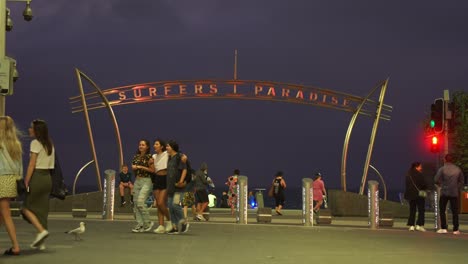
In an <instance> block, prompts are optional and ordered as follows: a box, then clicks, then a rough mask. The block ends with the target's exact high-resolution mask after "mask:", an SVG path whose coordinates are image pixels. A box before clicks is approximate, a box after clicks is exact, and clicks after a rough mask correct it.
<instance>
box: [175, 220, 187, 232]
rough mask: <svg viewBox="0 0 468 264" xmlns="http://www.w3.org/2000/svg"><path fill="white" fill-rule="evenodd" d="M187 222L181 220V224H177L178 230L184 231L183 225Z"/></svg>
mask: <svg viewBox="0 0 468 264" xmlns="http://www.w3.org/2000/svg"><path fill="white" fill-rule="evenodd" d="M186 222H187V221H185V219H180V220H179V223H177V230H179V231H182V225H184V224H185V223H186Z"/></svg>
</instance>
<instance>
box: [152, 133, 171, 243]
mask: <svg viewBox="0 0 468 264" xmlns="http://www.w3.org/2000/svg"><path fill="white" fill-rule="evenodd" d="M153 147H154V150H155V151H156V154H153V160H154V169H155V172H156V173H155V175H154V176H153V196H154V198H155V203H156V206H157V208H158V221H159V226H158V228H156V229H155V230H154V232H155V233H159V234H163V233H166V232H168V231H170V230H171V229H172V225H171V221H169V220H170V216H169V210H168V209H167V205H166V204H167V181H166V179H167V160H168V155H167V152H166V142H165V141H164V140H162V139H159V138H158V139H156V140H155V141H154V145H153ZM164 217H166V220H167V222H166V224H167V226H164Z"/></svg>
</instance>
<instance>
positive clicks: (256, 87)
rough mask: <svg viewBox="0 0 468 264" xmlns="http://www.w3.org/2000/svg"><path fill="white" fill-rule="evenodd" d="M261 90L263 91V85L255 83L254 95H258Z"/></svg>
mask: <svg viewBox="0 0 468 264" xmlns="http://www.w3.org/2000/svg"><path fill="white" fill-rule="evenodd" d="M261 91H263V87H262V86H260V85H255V95H258V93H260V92H261Z"/></svg>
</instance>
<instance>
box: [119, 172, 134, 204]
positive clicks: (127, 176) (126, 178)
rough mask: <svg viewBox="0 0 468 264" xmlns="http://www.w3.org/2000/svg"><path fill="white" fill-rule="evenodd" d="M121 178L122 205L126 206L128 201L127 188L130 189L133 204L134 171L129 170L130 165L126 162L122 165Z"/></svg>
mask: <svg viewBox="0 0 468 264" xmlns="http://www.w3.org/2000/svg"><path fill="white" fill-rule="evenodd" d="M119 178H120V183H119V193H120V206H124V205H125V204H126V203H127V202H126V201H125V188H129V189H130V203H131V204H132V205H133V183H132V173H131V172H129V171H128V166H127V165H126V164H124V165H122V171H121V172H120V173H119Z"/></svg>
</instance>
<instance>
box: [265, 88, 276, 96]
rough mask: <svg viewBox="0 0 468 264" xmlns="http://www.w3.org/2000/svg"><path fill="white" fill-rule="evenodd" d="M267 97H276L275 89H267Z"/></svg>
mask: <svg viewBox="0 0 468 264" xmlns="http://www.w3.org/2000/svg"><path fill="white" fill-rule="evenodd" d="M267 95H271V96H276V91H275V87H270V89H268V93H267Z"/></svg>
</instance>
